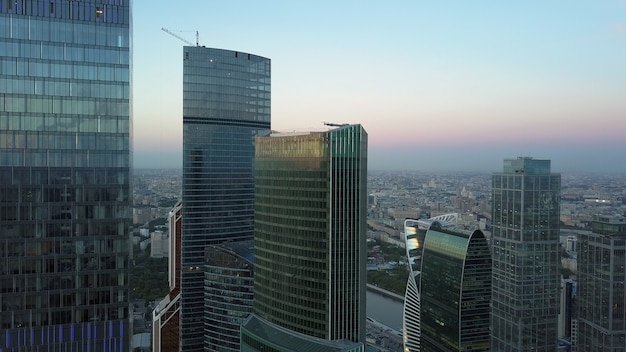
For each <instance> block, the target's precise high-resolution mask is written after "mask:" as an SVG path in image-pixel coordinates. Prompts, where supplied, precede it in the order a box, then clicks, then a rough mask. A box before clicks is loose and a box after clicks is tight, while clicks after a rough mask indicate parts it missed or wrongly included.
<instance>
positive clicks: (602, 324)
mask: <svg viewBox="0 0 626 352" xmlns="http://www.w3.org/2000/svg"><path fill="white" fill-rule="evenodd" d="M592 229H593V233H591V234H581V235H580V238H579V241H578V273H577V276H578V292H577V296H576V304H577V306H578V342H577V343H578V346H577V347H576V348H577V350H578V351H589V352H596V351H597V352H604V351H611V352H614V351H625V350H626V308H625V307H626V291H625V290H624V282H626V269H624V268H625V267H626V219H625V218H624V217H623V216H619V215H614V216H606V215H596V216H594V218H593V222H592Z"/></svg>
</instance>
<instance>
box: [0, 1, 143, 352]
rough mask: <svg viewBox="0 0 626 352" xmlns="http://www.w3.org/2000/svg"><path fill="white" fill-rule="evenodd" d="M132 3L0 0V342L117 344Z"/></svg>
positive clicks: (127, 212) (124, 307)
mask: <svg viewBox="0 0 626 352" xmlns="http://www.w3.org/2000/svg"><path fill="white" fill-rule="evenodd" d="M131 17H132V16H131V7H130V4H129V2H128V1H110V0H91V1H70V0H55V1H42V0H32V1H0V288H1V292H0V346H1V347H0V348H1V349H2V350H5V351H34V350H38V351H44V350H45V351H94V352H97V351H111V350H117V351H128V350H130V348H131V332H130V325H131V324H130V316H129V309H130V305H129V302H128V299H129V286H128V265H129V257H130V248H131V246H130V233H129V228H130V227H131V225H132V213H131V205H132V204H131V203H132V192H131V188H130V167H131V157H130V126H131V109H130V106H131V102H130V92H131V84H130V81H131V74H130V68H131V47H130V43H131V30H130V22H131Z"/></svg>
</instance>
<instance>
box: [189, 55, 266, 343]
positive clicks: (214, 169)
mask: <svg viewBox="0 0 626 352" xmlns="http://www.w3.org/2000/svg"><path fill="white" fill-rule="evenodd" d="M269 129H270V60H269V59H266V58H263V57H260V56H256V55H252V54H246V53H242V52H237V51H231V50H221V49H211V48H205V47H190V46H188V47H184V48H183V208H182V216H183V218H182V226H183V227H182V230H183V238H182V242H181V250H182V252H181V265H182V272H181V295H182V296H181V349H182V350H184V351H202V350H203V343H204V330H205V327H204V318H203V312H204V287H203V283H204V273H203V271H202V267H203V266H204V263H205V258H204V254H205V250H206V247H207V246H208V245H212V244H218V243H221V242H224V241H240V240H250V239H252V237H253V232H254V136H255V135H257V134H258V133H259V132H261V131H269Z"/></svg>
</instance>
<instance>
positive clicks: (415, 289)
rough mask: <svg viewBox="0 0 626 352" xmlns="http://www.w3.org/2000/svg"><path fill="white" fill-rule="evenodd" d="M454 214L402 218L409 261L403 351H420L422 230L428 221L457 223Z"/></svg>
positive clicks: (428, 225) (430, 222)
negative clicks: (425, 217)
mask: <svg viewBox="0 0 626 352" xmlns="http://www.w3.org/2000/svg"><path fill="white" fill-rule="evenodd" d="M457 221H458V214H456V213H452V214H445V215H440V216H436V217H434V218H430V219H419V220H413V219H407V220H405V221H404V236H405V243H406V254H407V258H408V261H409V270H410V274H409V277H408V280H407V284H406V292H405V295H404V310H403V318H402V325H403V331H402V333H403V335H404V336H403V338H404V351H405V352H411V351H413V352H417V351H420V350H421V348H420V342H421V328H420V311H421V306H420V292H421V290H420V279H421V270H422V252H423V250H424V240H425V239H426V232H427V231H428V229H429V228H430V226H431V225H432V224H435V226H438V227H448V226H454V225H456V224H457Z"/></svg>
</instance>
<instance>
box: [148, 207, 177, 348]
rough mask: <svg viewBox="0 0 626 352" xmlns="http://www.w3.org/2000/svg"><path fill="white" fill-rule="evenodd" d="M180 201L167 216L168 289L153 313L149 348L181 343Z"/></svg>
mask: <svg viewBox="0 0 626 352" xmlns="http://www.w3.org/2000/svg"><path fill="white" fill-rule="evenodd" d="M182 209H183V204H182V202H181V201H178V202H177V203H176V205H174V208H172V210H170V213H169V217H168V227H169V241H170V245H169V248H170V253H169V258H168V280H169V285H170V292H169V293H168V295H167V296H165V298H163V299H162V300H161V302H159V303H158V304H157V306H156V307H155V308H154V311H153V312H152V351H153V352H167V351H179V349H180V348H179V346H180V272H181V262H180V243H181V241H182V215H183V211H182Z"/></svg>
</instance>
